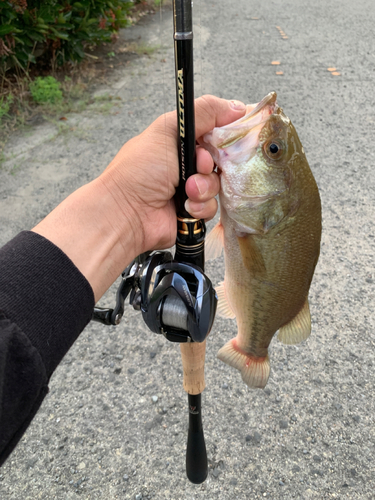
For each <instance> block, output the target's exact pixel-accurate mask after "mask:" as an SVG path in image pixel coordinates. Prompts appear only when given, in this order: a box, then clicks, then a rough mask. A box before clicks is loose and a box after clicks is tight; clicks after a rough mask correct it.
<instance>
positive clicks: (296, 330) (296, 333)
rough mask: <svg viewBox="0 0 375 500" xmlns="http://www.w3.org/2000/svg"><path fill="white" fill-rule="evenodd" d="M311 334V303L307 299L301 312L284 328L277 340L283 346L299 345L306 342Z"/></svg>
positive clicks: (281, 329)
mask: <svg viewBox="0 0 375 500" xmlns="http://www.w3.org/2000/svg"><path fill="white" fill-rule="evenodd" d="M310 333H311V317H310V308H309V302H308V300H307V299H306V301H305V303H304V304H303V307H302V309H301V310H300V312H299V313H298V314H297V316H295V317H294V318H293V319H292V321H290V322H289V323H288V324H286V325H284V326H282V327H281V328H280V330H279V334H278V336H277V338H278V339H279V340H280V342H282V343H283V344H289V345H291V344H299V343H300V342H302V341H303V340H306V339H307V338H308V336H309V335H310Z"/></svg>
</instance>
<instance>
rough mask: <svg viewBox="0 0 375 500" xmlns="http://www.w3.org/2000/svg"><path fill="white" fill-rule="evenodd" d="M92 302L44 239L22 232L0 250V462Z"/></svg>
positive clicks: (75, 272)
mask: <svg viewBox="0 0 375 500" xmlns="http://www.w3.org/2000/svg"><path fill="white" fill-rule="evenodd" d="M93 307H94V294H93V291H92V288H91V286H90V284H89V283H88V281H87V280H86V278H85V277H84V276H83V275H82V274H81V272H80V271H79V270H78V269H77V268H76V267H75V265H74V264H73V262H72V261H71V260H70V259H69V258H68V257H67V256H66V255H65V254H64V253H63V252H62V251H61V250H60V249H59V248H58V247H56V246H55V245H53V243H51V242H50V241H48V240H47V239H45V238H43V237H42V236H40V235H38V234H36V233H33V232H31V231H25V232H22V233H20V234H19V235H18V236H16V237H15V238H14V239H13V240H11V241H10V242H9V243H7V244H6V245H5V246H4V247H2V248H1V249H0V465H1V464H2V463H3V462H4V460H5V459H6V458H7V457H8V455H9V454H10V453H11V451H12V450H13V449H14V447H15V446H16V444H17V443H18V441H19V440H20V438H21V437H22V434H23V433H24V431H25V430H26V428H27V427H28V425H29V424H30V422H31V420H32V419H33V417H34V415H35V413H36V412H37V410H38V408H39V407H40V405H41V403H42V401H43V399H44V397H45V395H46V394H47V392H48V381H49V378H50V376H51V375H52V373H53V371H54V370H55V368H56V367H57V365H58V364H59V363H60V361H61V360H62V358H63V357H64V355H65V354H66V353H67V351H68V350H69V348H70V347H71V346H72V344H73V343H74V341H75V340H76V338H77V337H78V335H79V334H80V333H81V332H82V330H83V329H84V328H85V326H86V325H87V323H89V321H90V320H91V316H92V311H93Z"/></svg>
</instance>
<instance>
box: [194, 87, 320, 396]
mask: <svg viewBox="0 0 375 500" xmlns="http://www.w3.org/2000/svg"><path fill="white" fill-rule="evenodd" d="M201 144H202V145H203V146H204V147H205V148H206V149H207V150H208V151H209V152H210V153H211V155H212V157H213V159H214V161H215V163H216V165H217V166H218V167H219V172H220V184H221V188H220V194H219V200H220V222H219V223H218V224H217V225H216V226H215V228H214V229H213V230H212V232H211V233H210V235H209V236H208V238H207V247H206V248H207V258H210V257H211V258H212V257H217V256H218V255H220V253H221V249H222V247H224V256H225V278H224V282H223V284H222V285H221V286H219V287H218V288H217V293H218V296H219V305H218V312H219V313H221V314H222V315H223V316H226V317H232V318H234V317H235V318H236V320H237V326H238V333H237V336H236V337H235V338H234V339H232V340H230V341H229V342H228V343H227V344H226V345H225V346H224V347H222V348H221V349H220V350H219V353H218V357H219V359H221V360H222V361H224V362H225V363H227V364H229V365H231V366H233V367H234V368H237V369H238V370H239V371H240V372H241V375H242V378H243V380H244V382H245V383H246V384H247V385H248V386H250V387H259V388H263V387H265V385H266V383H267V380H268V377H269V374H270V363H269V357H268V346H269V344H270V342H271V340H272V337H273V336H274V334H275V333H276V332H277V331H279V334H278V339H279V340H281V341H282V342H283V343H285V344H296V343H299V342H301V341H302V340H305V339H306V338H307V337H308V336H309V335H310V331H311V320H310V311H309V304H308V292H309V288H310V284H311V280H312V277H313V273H314V269H315V266H316V263H317V261H318V257H319V250H320V237H321V204H320V197H319V191H318V187H317V185H316V182H315V179H314V177H313V174H312V172H311V170H310V167H309V164H308V163H307V159H306V156H305V153H304V150H303V147H302V144H301V142H300V140H299V138H298V135H297V132H296V130H295V128H294V126H293V125H292V123H291V121H290V120H289V118H288V117H287V116H285V114H284V113H283V110H282V109H281V108H280V107H279V106H278V105H277V103H276V93H274V92H271V93H270V94H268V95H267V96H266V97H265V98H264V99H263V100H262V101H261V102H260V103H258V104H256V105H249V106H248V107H247V114H246V116H244V117H243V118H241V119H240V120H238V121H236V122H234V123H231V124H229V125H227V126H225V127H221V128H215V129H214V130H212V131H211V132H210V133H208V134H206V135H205V136H204V137H203V139H202V141H201Z"/></svg>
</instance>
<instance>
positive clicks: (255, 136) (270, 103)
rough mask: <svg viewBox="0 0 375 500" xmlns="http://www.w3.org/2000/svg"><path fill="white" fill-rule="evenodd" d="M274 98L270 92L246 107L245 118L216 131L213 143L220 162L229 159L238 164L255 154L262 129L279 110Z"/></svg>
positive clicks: (274, 94)
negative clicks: (257, 101)
mask: <svg viewBox="0 0 375 500" xmlns="http://www.w3.org/2000/svg"><path fill="white" fill-rule="evenodd" d="M276 98H277V94H276V92H270V93H269V94H267V95H266V96H265V97H264V98H263V99H262V100H261V101H260V102H259V103H257V104H249V105H248V106H246V111H247V113H246V115H245V116H243V117H242V118H240V119H239V120H237V121H235V122H233V123H231V124H229V125H227V126H225V127H221V129H219V130H218V133H217V136H216V141H215V142H216V144H217V145H216V148H217V153H218V155H219V156H220V159H221V160H225V158H226V157H230V158H231V161H232V162H235V163H238V162H243V161H248V160H249V159H250V158H251V157H252V156H254V155H255V154H256V151H257V148H258V146H259V134H260V132H261V130H262V128H263V127H264V125H265V123H266V122H267V120H268V119H269V118H270V116H271V115H273V114H274V113H276V112H277V110H278V109H279V106H278V105H277V102H276ZM220 136H221V137H220ZM221 138H222V140H220V139H221ZM211 144H212V142H211ZM212 145H213V144H212Z"/></svg>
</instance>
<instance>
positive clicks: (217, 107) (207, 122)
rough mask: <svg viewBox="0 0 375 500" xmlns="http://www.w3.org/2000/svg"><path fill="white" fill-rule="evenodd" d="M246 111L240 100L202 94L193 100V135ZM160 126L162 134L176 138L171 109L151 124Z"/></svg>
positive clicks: (226, 121) (174, 117)
mask: <svg viewBox="0 0 375 500" xmlns="http://www.w3.org/2000/svg"><path fill="white" fill-rule="evenodd" d="M245 113H246V106H245V104H244V103H242V102H240V101H227V100H226V99H221V98H220V97H215V96H213V95H204V96H202V97H199V98H198V99H196V100H195V137H196V138H197V139H198V138H199V137H201V136H202V135H203V134H205V133H207V132H210V131H211V130H212V129H213V128H215V127H222V126H224V125H228V123H232V122H234V121H235V120H239V119H240V118H242V117H243V116H244V115H245ZM153 125H154V126H156V125H158V126H159V127H160V129H159V131H160V133H162V134H166V133H167V134H168V135H170V136H171V137H172V138H173V139H177V114H176V111H171V112H169V113H166V114H165V115H162V116H161V117H159V118H158V119H157V120H156V121H155V122H154V124H153Z"/></svg>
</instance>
